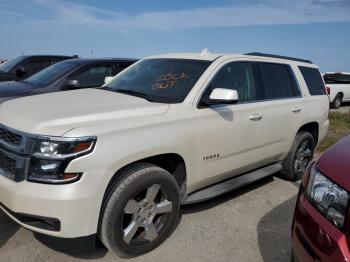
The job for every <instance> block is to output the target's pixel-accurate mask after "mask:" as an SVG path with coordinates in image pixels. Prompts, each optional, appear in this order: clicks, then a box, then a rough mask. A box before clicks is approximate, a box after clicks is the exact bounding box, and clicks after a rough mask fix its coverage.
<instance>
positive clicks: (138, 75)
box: [106, 59, 211, 103]
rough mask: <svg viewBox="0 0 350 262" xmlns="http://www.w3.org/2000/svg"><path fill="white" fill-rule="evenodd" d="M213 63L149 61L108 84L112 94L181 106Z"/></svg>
mask: <svg viewBox="0 0 350 262" xmlns="http://www.w3.org/2000/svg"><path fill="white" fill-rule="evenodd" d="M210 63H211V62H210V61H201V60H189V59H145V60H143V61H140V62H139V63H137V64H135V65H133V66H131V67H130V68H128V69H127V70H125V71H123V72H121V73H120V74H118V76H117V77H116V78H115V79H114V80H113V81H111V82H110V83H108V87H106V89H109V90H111V91H117V92H118V91H119V92H124V93H126V92H128V93H129V94H131V93H133V95H135V96H141V97H144V98H146V99H148V100H151V101H154V102H160V103H180V102H182V101H183V100H184V99H185V97H186V96H187V94H188V93H189V92H190V91H191V89H192V87H193V86H194V85H195V83H196V82H197V81H198V79H199V77H200V76H201V75H202V74H203V72H204V71H205V70H206V69H207V68H208V66H209V65H210Z"/></svg>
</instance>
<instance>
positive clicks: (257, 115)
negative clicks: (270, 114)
mask: <svg viewBox="0 0 350 262" xmlns="http://www.w3.org/2000/svg"><path fill="white" fill-rule="evenodd" d="M262 118H263V116H262V115H261V114H252V115H250V116H249V119H250V120H252V121H259V120H261V119H262Z"/></svg>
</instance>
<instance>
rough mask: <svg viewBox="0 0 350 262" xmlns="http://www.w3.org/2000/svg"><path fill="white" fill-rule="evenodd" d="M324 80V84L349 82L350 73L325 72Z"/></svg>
mask: <svg viewBox="0 0 350 262" xmlns="http://www.w3.org/2000/svg"><path fill="white" fill-rule="evenodd" d="M324 80H325V82H326V84H350V75H343V74H326V75H325V76H324Z"/></svg>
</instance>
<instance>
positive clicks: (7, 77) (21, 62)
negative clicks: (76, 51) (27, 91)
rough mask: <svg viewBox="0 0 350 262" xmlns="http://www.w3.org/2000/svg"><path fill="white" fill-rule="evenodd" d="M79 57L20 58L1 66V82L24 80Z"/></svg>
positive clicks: (46, 56) (35, 56)
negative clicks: (56, 64) (54, 65)
mask: <svg viewBox="0 0 350 262" xmlns="http://www.w3.org/2000/svg"><path fill="white" fill-rule="evenodd" d="M72 58H77V56H57V55H31V56H19V57H16V58H14V59H11V60H9V61H7V62H6V63H3V64H1V65H0V82H2V81H12V80H16V81H18V80H22V79H25V78H27V77H30V76H31V75H34V74H35V73H37V72H39V71H40V70H43V69H44V68H46V67H48V66H50V65H53V64H55V63H57V62H59V61H63V60H66V59H72Z"/></svg>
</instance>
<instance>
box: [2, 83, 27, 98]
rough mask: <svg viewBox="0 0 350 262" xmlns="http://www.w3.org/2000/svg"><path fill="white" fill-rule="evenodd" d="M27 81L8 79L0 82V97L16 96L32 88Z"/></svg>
mask: <svg viewBox="0 0 350 262" xmlns="http://www.w3.org/2000/svg"><path fill="white" fill-rule="evenodd" d="M33 89H34V87H33V86H32V85H31V84H29V83H27V82H16V81H8V82H2V83H0V97H18V96H21V95H24V94H26V93H28V92H29V91H31V90H33Z"/></svg>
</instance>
